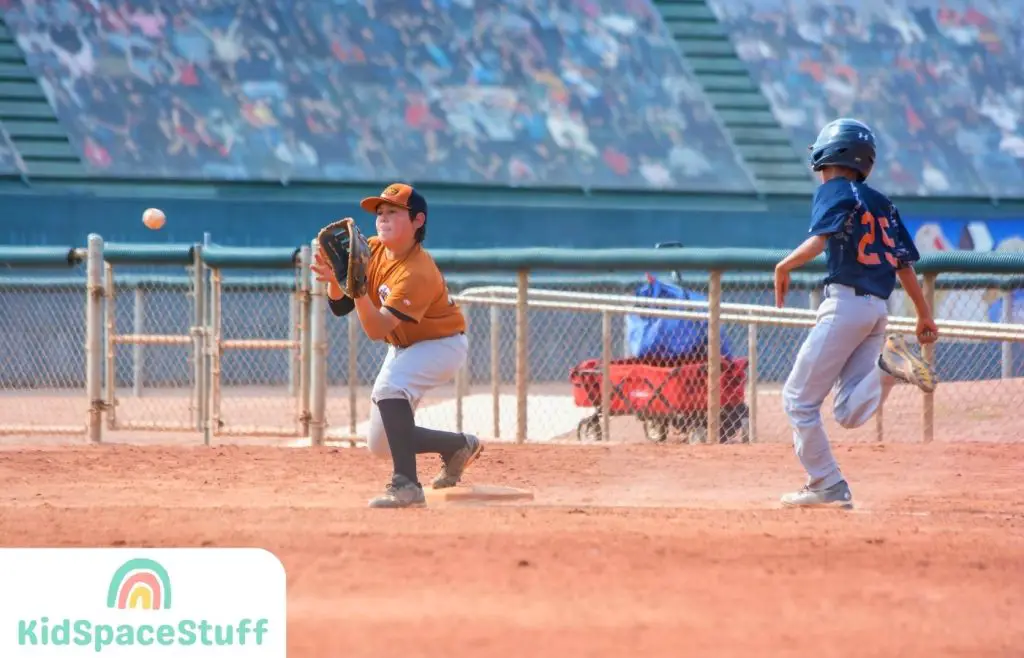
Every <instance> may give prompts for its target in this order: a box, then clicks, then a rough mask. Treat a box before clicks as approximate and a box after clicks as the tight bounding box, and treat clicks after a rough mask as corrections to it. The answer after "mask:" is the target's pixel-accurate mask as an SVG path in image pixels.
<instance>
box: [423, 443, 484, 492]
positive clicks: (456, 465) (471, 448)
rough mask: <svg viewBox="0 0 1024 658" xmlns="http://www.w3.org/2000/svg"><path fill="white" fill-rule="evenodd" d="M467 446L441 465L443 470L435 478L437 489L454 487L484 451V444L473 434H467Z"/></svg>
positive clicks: (434, 483) (434, 485)
mask: <svg viewBox="0 0 1024 658" xmlns="http://www.w3.org/2000/svg"><path fill="white" fill-rule="evenodd" d="M464 436H465V437H466V447H465V448H460V449H459V450H458V451H456V452H455V454H454V455H452V456H451V458H450V459H449V460H448V461H447V462H445V463H444V464H443V465H442V466H441V472H440V473H438V474H437V477H435V478H434V482H433V487H434V488H435V489H447V488H448V487H454V486H455V485H457V484H458V483H459V480H461V479H462V474H463V473H465V472H466V469H467V468H469V465H470V464H472V463H473V462H474V461H476V458H477V457H479V456H480V453H481V452H483V451H484V444H483V442H481V441H480V439H478V438H477V437H476V436H474V435H473V434H465V435H464Z"/></svg>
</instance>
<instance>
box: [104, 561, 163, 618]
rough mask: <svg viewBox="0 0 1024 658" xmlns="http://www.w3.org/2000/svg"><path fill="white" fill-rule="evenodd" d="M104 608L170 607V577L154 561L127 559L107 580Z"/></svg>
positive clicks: (144, 608) (159, 608)
mask: <svg viewBox="0 0 1024 658" xmlns="http://www.w3.org/2000/svg"><path fill="white" fill-rule="evenodd" d="M107 607H108V608H117V609H118V610H129V609H135V608H138V609H141V610H167V609H169V608H170V607H171V579H170V577H168V575H167V570H166V569H164V568H163V567H162V566H161V565H160V563H159V562H155V561H153V560H147V559H145V558H139V559H135V560H128V561H127V562H125V563H124V564H123V565H121V568H120V569H118V570H117V571H116V572H115V573H114V577H113V578H111V579H110V588H109V589H108V590H107Z"/></svg>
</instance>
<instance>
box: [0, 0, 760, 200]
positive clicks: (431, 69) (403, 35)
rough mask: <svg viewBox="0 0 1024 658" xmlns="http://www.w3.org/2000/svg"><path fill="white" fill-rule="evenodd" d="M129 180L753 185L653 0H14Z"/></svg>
mask: <svg viewBox="0 0 1024 658" xmlns="http://www.w3.org/2000/svg"><path fill="white" fill-rule="evenodd" d="M0 9H2V10H3V12H4V16H5V19H6V21H7V24H8V26H9V27H10V29H12V31H13V32H14V33H15V34H16V38H17V40H18V43H19V44H20V46H21V47H22V49H23V50H24V51H25V52H26V54H27V55H26V56H27V60H28V62H29V65H30V66H31V68H32V69H33V71H34V72H36V73H37V74H38V75H39V76H40V78H41V80H42V82H43V85H44V88H45V91H46V93H47V95H48V96H49V98H50V100H51V103H52V104H53V106H54V107H55V108H56V110H57V113H58V115H59V117H60V119H61V120H62V122H63V124H64V125H65V126H67V127H68V128H69V129H70V131H71V132H72V137H73V139H74V140H75V143H76V144H77V145H78V147H79V148H80V149H81V151H82V152H83V154H84V156H85V158H86V159H87V163H88V164H89V165H90V167H91V168H92V169H94V170H97V171H106V172H109V173H112V174H115V175H127V174H131V175H149V176H174V177H197V176H201V177H207V178H224V179H248V178H258V179H271V180H291V179H298V178H302V179H329V180H352V181H364V180H365V181H380V180H391V179H399V178H401V179H405V180H413V181H444V182H452V183H483V184H497V185H512V186H516V185H569V186H572V187H595V188H596V187H618V188H622V187H640V188H679V189H700V190H707V189H716V190H723V191H729V190H734V191H738V190H744V191H746V190H749V189H750V188H751V182H750V180H749V178H748V177H747V174H746V173H745V171H744V170H743V168H742V167H741V166H740V164H739V163H738V162H737V158H736V156H735V155H734V152H733V149H732V148H731V146H730V144H729V142H728V140H727V138H726V137H725V136H724V133H723V130H722V128H721V127H720V126H719V125H718V123H717V121H716V119H715V115H714V114H713V113H712V112H711V111H710V108H709V106H708V105H707V103H706V100H705V99H704V97H703V95H702V93H701V91H700V90H699V86H698V85H697V84H695V82H694V80H693V78H692V76H691V75H690V74H689V72H688V70H687V69H686V68H685V67H684V64H683V61H682V58H681V57H680V56H679V54H678V52H677V50H676V49H675V47H674V45H673V43H672V40H671V36H670V35H669V34H668V33H667V31H666V30H665V29H664V27H663V25H662V23H661V22H660V19H659V18H658V16H657V13H656V10H655V9H654V8H653V6H652V5H651V3H650V0H231V1H229V0H0Z"/></svg>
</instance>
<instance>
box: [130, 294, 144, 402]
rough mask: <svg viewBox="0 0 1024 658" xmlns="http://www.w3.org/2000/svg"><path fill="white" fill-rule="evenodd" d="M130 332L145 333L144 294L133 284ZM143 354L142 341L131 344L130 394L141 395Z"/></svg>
mask: <svg viewBox="0 0 1024 658" xmlns="http://www.w3.org/2000/svg"><path fill="white" fill-rule="evenodd" d="M132 333H133V334H134V335H136V336H141V335H142V334H144V333H146V294H145V293H144V292H143V290H142V286H139V285H137V286H135V305H134V307H133V308H132ZM145 355H146V353H145V352H144V351H143V347H142V343H135V344H134V345H133V346H132V394H133V395H134V396H135V397H141V396H142V384H143V379H144V375H143V371H144V370H145V358H146V356H145Z"/></svg>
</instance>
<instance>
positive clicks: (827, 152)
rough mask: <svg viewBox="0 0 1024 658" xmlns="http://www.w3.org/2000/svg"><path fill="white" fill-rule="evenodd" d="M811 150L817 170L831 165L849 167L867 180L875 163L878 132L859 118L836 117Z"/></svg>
mask: <svg viewBox="0 0 1024 658" xmlns="http://www.w3.org/2000/svg"><path fill="white" fill-rule="evenodd" d="M810 151H811V156H810V161H811V168H813V169H814V171H820V170H821V168H822V167H827V166H829V165H835V166H839V167H847V168H849V169H853V170H854V171H856V172H857V173H859V174H860V180H862V181H863V180H864V179H866V178H867V177H868V175H869V174H870V173H871V169H872V168H874V166H875V134H874V133H873V132H871V129H870V128H868V127H867V125H865V124H864V123H862V122H860V121H857V120H856V119H845V118H844V119H836V120H835V121H833V122H832V123H830V124H828V125H827V126H825V127H824V128H822V129H821V132H820V133H818V139H816V140H815V141H814V144H812V145H811V146H810Z"/></svg>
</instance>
